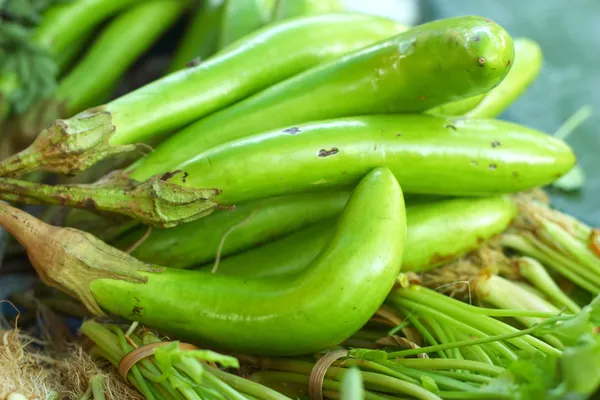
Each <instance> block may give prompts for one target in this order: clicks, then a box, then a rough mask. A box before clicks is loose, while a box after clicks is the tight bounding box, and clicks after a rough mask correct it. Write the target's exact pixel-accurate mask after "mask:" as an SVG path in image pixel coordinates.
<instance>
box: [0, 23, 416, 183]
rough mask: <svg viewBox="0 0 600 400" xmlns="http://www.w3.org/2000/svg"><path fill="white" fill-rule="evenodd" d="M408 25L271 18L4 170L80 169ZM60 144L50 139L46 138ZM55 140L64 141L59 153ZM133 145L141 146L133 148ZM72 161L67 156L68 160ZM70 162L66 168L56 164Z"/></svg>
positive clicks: (92, 114)
mask: <svg viewBox="0 0 600 400" xmlns="http://www.w3.org/2000/svg"><path fill="white" fill-rule="evenodd" d="M403 30H405V28H404V27H402V26H399V25H398V24H396V23H395V22H393V21H390V20H387V19H385V18H381V17H373V16H366V15H358V14H335V15H319V16H314V17H307V18H299V19H293V20H288V21H283V22H280V23H276V24H271V25H270V26H269V27H266V28H264V29H261V30H259V31H257V32H255V33H254V34H252V35H250V36H248V37H247V38H246V39H244V40H243V41H241V42H236V43H235V44H233V45H231V46H230V47H229V49H225V50H223V51H222V52H220V53H219V54H218V55H215V56H213V57H211V58H210V60H207V61H206V62H204V63H201V64H200V65H196V66H192V67H190V68H187V69H185V70H181V71H177V72H175V73H172V74H170V75H168V76H165V77H163V78H161V79H159V80H157V81H154V82H152V83H150V84H148V85H146V86H144V87H142V88H140V89H137V90H134V91H133V92H130V93H128V94H126V95H124V96H122V97H120V98H118V99H115V100H113V101H111V102H110V103H108V104H106V105H103V106H100V107H96V108H92V109H89V110H87V111H84V112H82V113H80V114H78V115H76V116H74V117H72V118H70V119H66V120H58V121H56V122H55V123H54V124H53V125H52V126H50V127H49V128H48V129H46V130H44V131H42V133H41V134H40V135H39V137H41V138H44V139H38V141H36V142H34V143H33V144H32V146H30V147H29V148H28V149H25V150H24V151H23V152H21V153H20V154H18V155H15V157H13V158H11V159H8V160H5V161H4V162H3V163H1V164H0V176H2V175H18V174H23V173H26V172H29V171H34V170H40V169H42V170H48V171H54V172H59V173H69V174H70V173H75V172H78V171H81V170H84V169H86V168H87V167H88V166H90V165H93V164H95V163H96V162H98V161H100V160H101V159H103V158H105V157H107V156H109V155H114V154H118V153H119V152H124V151H130V150H132V145H133V144H135V143H139V142H144V141H148V140H151V139H152V138H155V137H156V136H157V135H162V134H165V133H168V132H170V131H172V130H175V129H180V128H182V127H184V126H185V125H188V124H189V123H191V122H193V121H195V120H197V119H199V118H202V117H203V116H206V115H208V114H210V113H213V112H215V111H217V110H219V109H221V108H223V107H226V106H228V105H230V104H232V103H234V102H236V101H238V100H240V99H242V98H244V97H247V96H249V95H251V94H253V93H255V92H257V91H259V90H261V89H263V88H265V87H268V86H270V85H273V84H274V83H276V82H279V81H281V80H283V79H286V78H288V77H290V76H293V75H295V74H298V73H299V72H302V71H304V70H306V69H309V68H311V67H314V66H315V65H317V64H320V63H323V62H325V61H329V60H332V59H335V58H337V57H339V56H341V55H344V54H347V53H348V52H351V51H353V50H357V49H360V48H362V47H364V46H366V45H369V44H372V43H374V42H377V41H379V40H382V39H384V38H387V37H389V36H392V35H395V34H396V33H398V32H402V31H403ZM48 138H50V141H51V142H52V143H54V144H48V143H47V140H48ZM56 143H60V145H61V146H60V147H59V149H60V150H59V151H57V146H56V145H55V144H56ZM133 147H135V146H133ZM64 161H68V162H64ZM63 164H68V165H66V166H58V165H63Z"/></svg>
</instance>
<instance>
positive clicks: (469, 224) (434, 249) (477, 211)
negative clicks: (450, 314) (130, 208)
mask: <svg viewBox="0 0 600 400" xmlns="http://www.w3.org/2000/svg"><path fill="white" fill-rule="evenodd" d="M515 211H516V210H515V206H514V203H513V202H512V201H511V200H510V199H509V198H507V197H491V198H482V199H452V200H443V201H440V202H436V203H428V204H417V205H412V206H411V205H409V206H408V208H407V209H406V224H407V237H406V245H405V251H404V257H403V259H402V271H423V270H427V269H430V268H434V267H437V266H439V265H440V264H444V263H446V262H448V261H451V260H453V259H455V258H458V257H459V256H461V255H463V254H465V253H466V252H468V251H470V250H474V249H476V248H477V247H479V246H481V243H482V242H484V241H485V240H487V239H489V238H491V237H493V236H495V235H497V234H499V233H500V232H502V231H504V230H505V229H506V227H507V226H508V224H509V223H510V222H511V220H512V218H513V217H514V215H515ZM208 218H210V217H208ZM208 218H205V220H206V219H208ZM187 225H189V224H187ZM187 225H183V226H187ZM334 226H335V223H334V221H333V220H332V219H329V220H325V221H323V222H321V223H318V224H314V225H312V226H310V227H308V228H305V229H302V230H300V231H297V232H294V233H292V234H290V235H288V236H285V237H283V238H281V239H279V240H277V241H274V242H271V243H267V244H265V245H263V246H260V247H257V248H255V249H251V250H248V251H246V252H243V253H239V254H235V255H232V256H230V257H227V258H225V259H223V260H221V261H220V263H219V264H218V269H217V273H218V274H225V275H235V276H247V277H261V278H262V277H272V276H281V275H288V276H289V274H295V273H298V272H299V271H302V270H303V269H304V268H305V267H306V265H308V264H309V263H310V261H312V260H313V259H314V258H315V257H316V256H317V254H319V252H320V251H321V249H322V248H323V246H324V245H325V244H326V243H327V241H328V240H329V239H330V237H331V234H332V231H333V227H334ZM176 229H181V228H176ZM171 231H173V229H171V230H169V231H165V233H167V235H168V234H169V233H170V232H171ZM198 233H200V234H201V232H198ZM198 233H197V234H196V235H198ZM167 235H165V236H167ZM198 236H199V235H198ZM170 238H171V240H172V241H175V240H177V239H178V240H177V242H176V243H177V244H178V245H181V243H182V241H189V242H190V243H192V242H194V243H198V242H202V241H201V240H195V239H196V236H193V235H190V236H188V237H184V235H176V234H173V236H170ZM176 238H177V239H176ZM163 240H164V239H163ZM156 242H158V240H155V241H154V242H153V243H151V244H148V245H147V248H148V249H152V248H153V247H154V246H156V245H157V243H156ZM171 243H172V242H171ZM142 246H143V245H142ZM173 247H175V246H173ZM146 251H148V250H146ZM194 252H199V250H198V249H196V250H195V251H190V252H189V253H188V254H189V255H188V257H190V258H192V256H193V253H194ZM157 253H158V252H156V253H150V254H148V255H145V257H141V259H142V260H152V259H153V258H152V257H158V259H159V260H162V259H165V260H167V259H169V255H168V254H164V251H163V255H158V254H157ZM134 254H135V253H134ZM136 256H137V257H139V253H138V255H136ZM194 261H195V259H194ZM158 263H159V264H160V263H161V262H160V261H159V262H158ZM189 265H192V263H191V262H190V264H189ZM205 268H206V269H212V268H213V265H212V264H208V265H207V266H206V267H205Z"/></svg>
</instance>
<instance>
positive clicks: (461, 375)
mask: <svg viewBox="0 0 600 400" xmlns="http://www.w3.org/2000/svg"><path fill="white" fill-rule="evenodd" d="M437 373H438V374H440V375H446V376H449V377H451V378H455V379H458V380H462V381H467V382H474V383H483V384H487V383H489V382H491V381H492V380H493V378H491V377H489V376H485V375H478V374H472V373H469V372H456V371H437Z"/></svg>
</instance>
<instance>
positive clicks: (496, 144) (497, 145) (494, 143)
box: [490, 140, 502, 149]
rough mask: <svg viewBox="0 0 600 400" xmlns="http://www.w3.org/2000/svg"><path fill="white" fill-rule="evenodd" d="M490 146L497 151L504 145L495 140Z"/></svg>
mask: <svg viewBox="0 0 600 400" xmlns="http://www.w3.org/2000/svg"><path fill="white" fill-rule="evenodd" d="M490 144H491V145H492V148H494V149H495V148H496V147H500V146H502V143H500V141H499V140H494V141H492V143H490Z"/></svg>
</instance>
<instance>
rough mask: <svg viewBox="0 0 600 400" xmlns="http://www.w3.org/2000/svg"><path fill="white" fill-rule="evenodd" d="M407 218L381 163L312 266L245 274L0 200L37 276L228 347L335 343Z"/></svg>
mask: <svg viewBox="0 0 600 400" xmlns="http://www.w3.org/2000/svg"><path fill="white" fill-rule="evenodd" d="M405 224H406V219H405V211H404V201H403V196H402V191H401V190H400V186H399V185H398V182H397V181H396V179H395V178H394V176H393V174H392V173H391V172H390V171H389V170H388V169H386V168H378V169H375V170H373V171H371V172H369V173H368V174H367V175H366V176H365V177H364V178H363V179H362V180H361V181H360V183H359V184H358V186H357V187H356V188H355V190H354V192H353V194H352V196H351V198H350V200H349V201H348V203H347V205H346V207H345V209H344V212H343V213H342V216H341V217H340V220H339V222H338V225H337V229H336V232H335V234H334V235H333V237H332V239H331V241H330V242H329V243H328V245H327V246H326V247H325V248H324V249H323V251H322V252H321V253H320V255H319V257H317V258H316V259H315V260H314V261H313V262H312V263H311V265H310V266H308V267H307V268H306V269H305V270H304V271H303V272H302V273H301V274H299V275H298V276H297V277H296V278H295V279H293V280H290V279H287V278H281V279H277V278H275V279H269V280H264V279H263V280H260V279H258V280H252V279H243V278H235V277H229V276H220V275H218V274H211V273H204V272H201V271H186V270H174V269H168V268H153V267H151V266H149V265H147V264H145V263H142V262H140V261H138V260H137V259H135V258H133V257H131V256H129V255H127V254H125V253H122V252H120V251H118V250H116V249H114V248H112V247H110V246H108V245H106V244H104V243H103V242H101V241H100V240H98V239H96V238H94V237H93V236H92V235H89V234H86V233H85V232H82V231H77V230H74V229H68V228H57V227H52V226H50V225H47V224H45V223H43V222H41V221H39V220H37V219H35V218H34V217H32V216H30V215H29V214H26V213H25V212H23V211H21V210H18V209H15V208H13V207H11V206H9V205H7V204H4V203H0V225H1V226H3V227H4V228H5V229H7V230H8V231H9V232H11V234H13V235H14V236H15V238H16V239H17V240H19V241H20V242H21V243H22V244H23V246H24V247H25V248H26V249H27V251H28V254H29V258H30V260H31V261H32V263H33V265H35V268H36V270H37V271H38V273H39V275H40V276H41V278H42V279H43V281H44V282H45V283H47V284H51V285H53V286H58V287H61V288H62V290H64V291H67V292H68V293H71V294H73V295H76V296H77V297H78V298H79V299H80V301H82V302H83V303H84V304H85V305H86V306H87V307H89V309H90V310H91V311H93V312H94V313H96V314H102V312H103V311H102V310H105V311H107V312H109V313H111V314H115V315H120V316H122V317H125V318H129V319H134V320H139V321H140V322H142V323H144V324H146V325H148V326H151V327H156V328H158V329H161V330H163V331H168V332H172V333H175V334H177V336H178V337H180V338H182V339H185V338H194V339H196V340H200V341H202V342H204V343H206V344H209V345H215V346H217V347H224V348H227V349H229V350H232V351H244V352H246V353H262V354H278V355H295V354H307V353H310V352H313V351H317V350H321V349H326V348H328V347H330V346H334V345H336V344H338V343H340V342H341V341H343V340H345V339H346V338H348V337H350V336H351V335H352V334H353V333H354V332H356V331H358V330H359V329H360V328H361V327H362V326H363V325H364V324H365V323H366V322H367V321H368V319H369V318H370V317H371V316H372V315H373V313H375V311H376V310H377V308H378V307H379V306H380V305H381V303H383V301H384V300H385V297H386V296H387V294H388V292H389V291H390V290H391V288H392V286H393V284H394V282H395V280H396V276H397V275H398V272H399V270H400V265H401V262H402V253H403V249H404V237H405V235H406V230H405V229H399V228H398V227H402V226H405ZM357 298H361V301H360V302H356V299H357ZM333 300H335V301H333ZM100 307H101V308H100Z"/></svg>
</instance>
